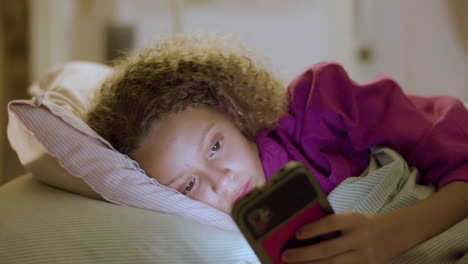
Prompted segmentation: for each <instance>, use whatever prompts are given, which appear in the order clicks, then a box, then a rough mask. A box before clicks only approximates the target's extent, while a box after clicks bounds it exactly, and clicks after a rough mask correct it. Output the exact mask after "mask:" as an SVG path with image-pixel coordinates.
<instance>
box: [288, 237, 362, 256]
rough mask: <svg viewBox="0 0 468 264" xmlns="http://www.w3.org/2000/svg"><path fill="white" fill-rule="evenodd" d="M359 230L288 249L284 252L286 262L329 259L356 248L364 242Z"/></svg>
mask: <svg viewBox="0 0 468 264" xmlns="http://www.w3.org/2000/svg"><path fill="white" fill-rule="evenodd" d="M363 239H364V237H363V236H361V235H359V233H358V232H351V233H348V234H346V235H343V236H340V237H338V238H334V239H330V240H326V241H323V242H320V243H317V244H314V245H311V246H306V247H303V248H296V249H288V250H286V251H285V252H284V253H283V260H284V261H286V262H301V261H310V260H320V259H327V258H330V257H332V256H336V255H342V254H344V253H346V252H350V251H353V250H355V249H356V248H357V247H358V246H359V245H360V244H361V243H363V242H364V240H363Z"/></svg>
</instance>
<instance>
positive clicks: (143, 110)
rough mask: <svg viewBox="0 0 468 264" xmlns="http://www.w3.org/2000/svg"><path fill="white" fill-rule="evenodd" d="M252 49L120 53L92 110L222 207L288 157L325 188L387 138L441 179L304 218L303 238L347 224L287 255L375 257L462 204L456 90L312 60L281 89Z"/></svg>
mask: <svg viewBox="0 0 468 264" xmlns="http://www.w3.org/2000/svg"><path fill="white" fill-rule="evenodd" d="M252 57H254V54H253V53H251V52H250V51H249V50H247V49H245V48H243V47H242V46H240V45H238V44H233V43H232V42H228V41H224V40H222V39H216V38H207V37H204V38H200V37H193V36H188V37H178V38H176V39H174V40H172V41H162V42H160V43H159V44H158V45H156V47H154V48H150V49H147V50H145V51H143V52H142V53H140V54H139V55H136V56H129V57H127V58H124V59H122V60H120V61H119V62H118V63H117V65H116V66H115V73H114V74H113V76H112V77H111V78H110V79H108V80H107V81H106V82H105V83H104V85H103V87H102V89H101V90H100V93H99V95H98V97H97V99H96V103H95V106H94V108H93V109H92V110H91V111H90V113H89V114H88V116H87V122H88V124H89V125H90V126H91V127H92V128H93V129H95V130H96V132H97V133H99V134H100V135H101V136H103V137H104V138H106V139H107V140H108V141H109V142H110V143H111V144H112V145H113V146H114V147H115V148H116V149H117V150H119V151H121V152H122V153H124V154H127V155H129V156H130V157H132V158H134V159H135V160H136V161H138V163H139V164H140V166H141V167H142V168H143V169H144V170H145V172H146V173H147V174H148V176H150V177H153V178H155V179H157V180H158V181H159V182H160V183H162V184H165V185H167V186H169V187H171V188H174V189H176V190H178V191H180V192H181V193H183V194H186V195H187V196H189V197H191V198H192V199H195V200H199V201H201V202H204V203H206V204H208V205H211V206H213V207H215V208H217V209H219V210H222V211H224V212H227V213H229V212H230V210H231V208H232V205H233V203H234V202H235V201H236V200H237V199H238V198H240V197H242V196H243V195H245V194H246V193H247V192H249V191H250V190H251V189H252V188H254V187H256V186H261V185H263V184H264V183H265V181H267V180H268V179H269V178H270V177H271V175H272V174H273V173H274V172H275V171H277V170H278V169H279V168H281V167H282V166H283V165H285V164H286V163H287V162H289V161H291V160H297V161H301V162H302V163H304V164H306V165H307V166H308V167H309V168H310V169H311V170H312V171H313V172H314V174H315V175H316V177H317V179H318V181H319V182H320V184H321V186H322V188H323V189H324V191H325V192H326V193H329V192H331V191H332V190H333V188H334V187H336V186H337V185H338V184H339V183H340V182H342V181H343V180H344V179H345V178H347V177H351V176H357V175H360V174H361V173H362V172H363V171H364V170H365V169H366V167H367V165H368V162H369V159H370V150H369V149H370V148H371V147H373V146H386V147H390V148H393V149H395V150H396V151H398V152H399V153H400V154H401V155H402V156H403V157H404V158H405V159H406V160H407V161H408V163H410V164H411V165H413V166H415V167H417V168H419V169H420V171H421V174H422V179H421V180H422V183H426V184H435V185H437V186H438V188H439V190H438V192H437V193H435V194H434V195H433V196H431V197H430V198H429V199H426V200H423V201H420V202H418V203H417V204H415V205H413V206H411V207H408V208H404V209H400V210H396V211H393V212H389V213H385V214H377V215H370V214H363V213H358V212H349V213H344V214H335V215H331V216H327V217H325V218H323V219H321V220H320V221H317V222H314V223H311V224H309V225H306V226H304V227H302V228H301V229H300V230H299V231H298V232H297V234H296V236H297V238H298V239H308V238H312V237H315V236H318V235H322V234H325V233H330V232H333V231H341V233H342V234H343V235H342V236H340V237H339V238H336V239H332V240H328V241H325V242H322V243H319V244H315V245H312V246H308V247H304V248H299V249H291V250H287V251H285V252H284V253H283V259H284V261H285V262H290V263H297V262H301V263H302V262H307V263H384V262H385V261H387V260H390V259H392V258H394V257H396V256H398V255H400V254H402V253H403V252H405V251H406V250H408V249H410V248H412V247H414V246H416V245H417V244H419V243H421V242H423V241H424V240H427V239H429V238H431V237H432V236H434V235H436V234H438V233H440V232H442V231H444V230H445V229H447V228H449V227H450V226H451V225H453V224H455V223H457V222H458V221H460V220H461V219H463V218H465V217H466V216H467V215H468V204H466V202H465V201H466V200H467V199H468V184H467V183H466V181H467V180H468V112H467V111H466V110H465V108H464V107H463V105H462V104H461V102H459V101H457V100H455V99H454V98H450V97H419V96H410V95H405V94H403V92H402V90H401V89H400V88H399V86H398V85H397V84H396V83H395V82H394V81H392V80H390V79H388V78H380V79H376V80H374V81H372V82H371V83H369V84H366V85H358V84H356V83H355V82H353V81H352V80H350V78H349V77H348V76H347V74H346V72H345V71H344V69H343V68H342V67H341V66H340V65H338V64H330V63H321V64H316V65H314V66H312V67H311V68H309V69H307V70H306V71H305V72H304V73H302V74H301V75H299V76H298V77H297V78H296V79H295V80H294V81H293V82H292V83H291V84H290V85H289V87H288V89H287V90H286V89H284V88H283V86H282V84H281V82H280V81H278V80H277V79H276V78H275V77H274V75H273V74H272V73H270V72H268V71H267V70H266V69H265V67H262V66H261V65H258V64H256V63H254V62H253V60H252ZM462 120H465V122H462ZM441 212H443V214H441Z"/></svg>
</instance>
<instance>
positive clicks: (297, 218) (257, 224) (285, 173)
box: [233, 162, 333, 263]
mask: <svg viewBox="0 0 468 264" xmlns="http://www.w3.org/2000/svg"><path fill="white" fill-rule="evenodd" d="M273 177H274V178H272V182H270V183H269V184H267V185H266V186H263V187H261V188H259V189H257V190H255V191H254V192H253V193H251V194H248V195H247V196H244V197H243V198H242V199H241V200H239V201H238V202H237V203H236V205H235V206H234V209H233V218H234V220H235V221H236V223H237V224H238V226H239V228H240V230H241V231H242V232H243V234H244V236H245V237H246V238H247V241H248V242H249V243H250V245H251V246H252V248H253V249H254V251H255V252H256V253H257V255H258V256H259V258H260V260H261V261H262V263H282V262H281V253H282V252H283V251H284V250H286V249H287V248H294V247H303V246H306V245H310V244H312V243H316V242H319V241H321V240H323V238H314V239H310V240H296V239H295V238H294V233H295V232H296V231H297V230H298V229H299V228H300V227H302V226H304V225H305V224H308V223H311V222H313V221H316V220H317V219H320V218H321V217H323V216H325V215H327V214H330V213H333V211H332V209H331V207H330V206H329V204H328V202H327V200H326V196H325V194H324V193H323V192H322V190H321V189H320V186H319V185H318V183H317V182H316V180H315V179H313V175H312V173H311V172H310V171H309V170H308V169H307V168H306V167H305V166H304V165H302V164H300V163H297V162H295V163H294V164H292V165H291V164H289V165H287V166H286V167H285V168H284V169H283V170H281V171H280V172H278V173H277V174H276V175H275V176H273Z"/></svg>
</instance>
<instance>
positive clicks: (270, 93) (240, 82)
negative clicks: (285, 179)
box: [85, 35, 286, 156]
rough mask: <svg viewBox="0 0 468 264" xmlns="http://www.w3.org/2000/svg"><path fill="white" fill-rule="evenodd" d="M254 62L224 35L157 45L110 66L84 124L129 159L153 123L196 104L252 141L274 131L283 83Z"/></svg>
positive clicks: (281, 106) (282, 105)
mask: <svg viewBox="0 0 468 264" xmlns="http://www.w3.org/2000/svg"><path fill="white" fill-rule="evenodd" d="M254 57H255V54H254V53H253V52H252V51H250V50H248V49H247V48H245V47H243V46H242V45H240V44H239V43H237V42H233V41H231V40H226V39H223V38H217V37H207V36H203V37H201V36H193V35H192V36H178V37H175V38H173V39H171V40H162V41H160V42H158V43H157V44H156V45H155V46H154V47H152V48H148V49H146V50H144V51H142V52H141V53H139V54H137V55H128V56H126V57H124V58H121V59H119V60H118V61H116V64H115V65H114V72H113V74H112V75H111V76H110V77H109V78H108V79H107V80H106V81H105V82H104V83H103V85H102V87H101V88H100V89H99V91H98V93H97V95H96V98H95V100H94V102H93V104H92V107H91V109H90V111H89V112H88V113H87V115H86V117H85V121H86V122H87V123H88V125H89V126H90V127H91V128H93V129H94V130H95V131H96V132H97V133H98V134H99V135H101V136H102V137H103V138H105V139H106V140H108V141H109V142H110V143H111V145H112V146H114V148H116V149H117V150H118V151H120V152H121V153H124V154H127V155H130V156H131V154H132V152H133V151H134V150H135V149H136V148H137V147H138V144H139V143H140V142H141V140H142V139H143V138H144V137H145V135H146V134H147V133H148V132H149V130H150V128H151V126H152V124H153V123H154V122H156V121H159V120H161V119H163V118H165V117H167V116H168V115H169V114H171V113H176V112H180V111H183V110H185V109H187V108H192V107H198V106H209V107H213V108H214V109H217V110H219V111H221V112H222V113H225V114H226V115H227V116H228V117H230V118H231V119H232V120H233V122H234V123H235V125H236V126H237V127H238V128H239V130H240V131H241V132H242V133H243V134H244V135H245V136H246V137H247V138H249V139H253V138H254V137H255V134H256V133H257V132H258V131H259V130H261V129H266V128H273V127H274V126H275V125H276V124H277V121H278V120H279V118H280V117H281V115H283V113H284V112H285V108H286V107H285V105H286V102H285V100H286V99H285V98H286V97H285V94H286V89H285V86H284V85H283V84H282V82H281V81H279V80H278V79H276V78H275V77H274V76H273V74H272V73H271V72H270V71H268V70H267V67H265V66H261V65H260V64H259V63H254V61H253V60H252V58H254ZM259 62H260V61H259Z"/></svg>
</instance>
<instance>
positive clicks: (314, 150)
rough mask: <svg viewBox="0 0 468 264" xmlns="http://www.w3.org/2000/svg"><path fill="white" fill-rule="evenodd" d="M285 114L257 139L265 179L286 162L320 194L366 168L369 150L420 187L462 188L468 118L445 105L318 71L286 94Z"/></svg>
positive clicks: (323, 68) (451, 101) (467, 165)
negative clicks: (402, 165) (391, 153)
mask: <svg viewBox="0 0 468 264" xmlns="http://www.w3.org/2000/svg"><path fill="white" fill-rule="evenodd" d="M288 89H289V90H288V92H289V94H288V96H289V100H290V103H289V108H288V109H289V111H288V113H287V114H286V115H285V116H284V117H283V118H282V119H281V120H280V122H279V126H278V127H277V128H276V129H274V130H269V131H262V132H260V133H258V134H257V137H256V142H257V145H258V148H259V153H260V158H261V161H262V164H263V168H264V171H265V175H266V178H267V179H269V178H270V177H271V175H272V174H273V173H274V172H276V171H277V170H279V169H280V168H281V167H282V166H283V165H285V164H286V163H287V162H289V161H292V160H296V161H300V162H302V163H304V164H305V165H307V166H308V167H309V168H310V169H311V170H312V172H314V174H315V176H316V178H317V179H318V181H319V182H320V184H321V186H322V188H323V189H324V191H325V192H326V193H329V192H331V191H332V190H333V189H334V188H335V187H336V186H337V185H338V184H340V183H341V182H342V181H343V180H344V179H346V178H347V177H351V176H358V175H360V174H361V173H362V172H363V171H364V170H365V169H366V168H367V166H368V163H369V158H370V151H369V148H370V147H372V146H386V147H390V148H392V149H394V150H396V151H397V152H399V153H400V154H401V155H402V156H403V157H404V158H405V159H406V161H407V162H408V163H409V164H410V165H412V166H415V167H417V168H418V169H419V170H420V172H421V181H422V183H426V184H427V183H431V184H435V185H436V186H438V187H442V186H444V185H445V184H447V183H449V182H451V181H456V180H461V181H468V111H467V110H466V109H465V107H464V106H463V104H462V103H461V102H460V101H459V100H457V99H455V98H452V97H448V96H435V97H421V96H413V95H405V94H404V93H403V91H402V90H401V88H400V87H399V86H398V84H397V83H395V82H394V81H393V80H391V79H389V78H378V79H375V80H373V81H372V82H370V83H368V84H365V85H359V84H357V83H355V82H353V81H352V80H351V79H350V78H349V77H348V75H347V73H346V72H345V70H344V69H343V68H342V67H341V66H340V65H338V64H330V63H320V64H316V65H314V66H312V67H311V68H309V69H307V70H306V71H305V72H304V73H302V74H301V75H299V76H298V77H297V78H296V79H295V80H293V81H292V83H291V84H290V85H289V88H288Z"/></svg>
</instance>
